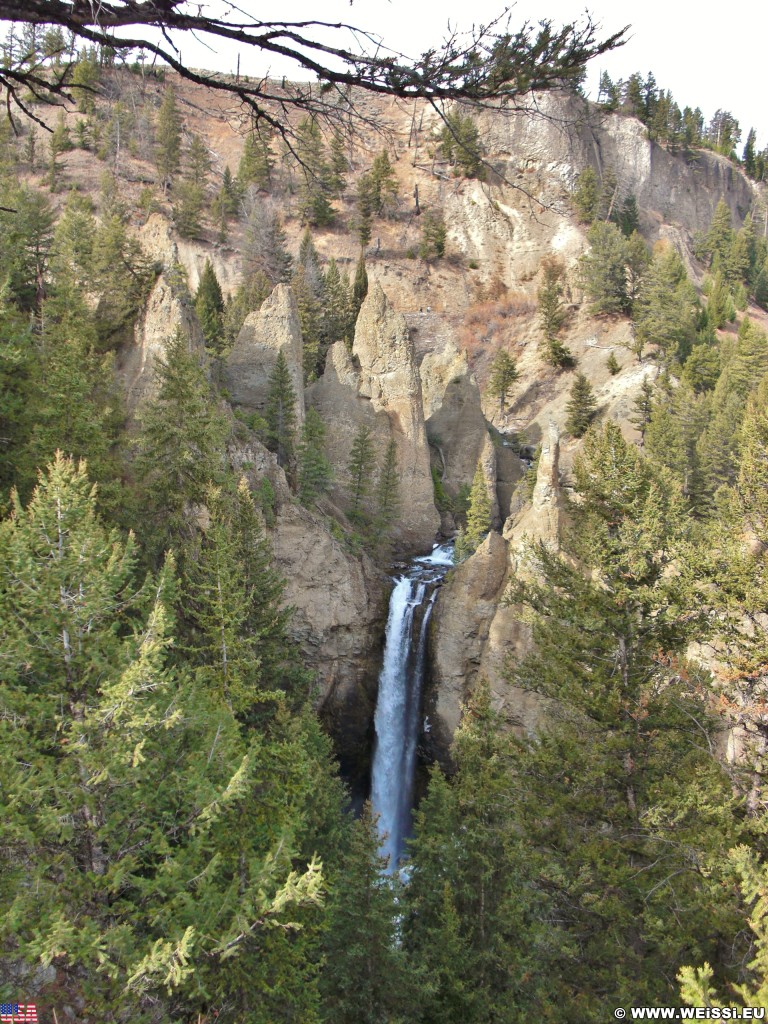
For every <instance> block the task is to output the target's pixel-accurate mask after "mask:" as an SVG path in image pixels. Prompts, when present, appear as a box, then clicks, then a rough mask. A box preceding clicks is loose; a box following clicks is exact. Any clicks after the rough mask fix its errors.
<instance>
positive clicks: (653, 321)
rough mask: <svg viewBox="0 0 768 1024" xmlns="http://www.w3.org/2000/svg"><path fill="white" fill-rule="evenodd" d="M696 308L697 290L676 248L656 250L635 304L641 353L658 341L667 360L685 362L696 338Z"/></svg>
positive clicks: (635, 317) (635, 321)
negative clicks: (689, 278)
mask: <svg viewBox="0 0 768 1024" xmlns="http://www.w3.org/2000/svg"><path fill="white" fill-rule="evenodd" d="M697 312H698V302H697V299H696V292H695V290H694V288H693V285H692V284H691V283H690V281H689V280H688V277H687V275H686V273H685V267H684V266H683V262H682V260H681V259H680V257H679V256H678V254H677V252H676V251H675V250H674V249H672V248H669V249H666V250H661V251H659V252H657V254H656V256H655V257H654V259H653V261H652V263H651V265H650V267H649V268H648V271H647V273H646V274H645V276H644V277H643V281H642V284H641V286H640V290H639V293H638V296H637V298H636V299H635V301H634V303H633V306H632V319H633V323H634V328H635V338H636V342H637V348H636V349H635V351H636V352H637V354H638V357H639V356H641V355H642V351H643V348H644V347H645V346H646V345H655V346H656V347H657V348H658V349H659V351H660V352H661V354H662V356H663V357H664V358H666V359H667V360H672V359H675V360H677V361H678V362H680V363H683V362H685V359H686V358H687V356H688V354H689V352H690V350H691V347H692V345H693V343H694V341H695V340H696V314H697Z"/></svg>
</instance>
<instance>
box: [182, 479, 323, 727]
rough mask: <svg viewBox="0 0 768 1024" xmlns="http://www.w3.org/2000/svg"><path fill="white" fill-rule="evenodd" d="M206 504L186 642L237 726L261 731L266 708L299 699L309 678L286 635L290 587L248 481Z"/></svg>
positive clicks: (190, 570) (219, 491)
mask: <svg viewBox="0 0 768 1024" xmlns="http://www.w3.org/2000/svg"><path fill="white" fill-rule="evenodd" d="M206 507H207V509H208V514H209V522H208V525H207V527H206V529H205V532H204V535H203V537H202V541H201V544H200V549H199V552H198V554H197V557H196V559H195V560H194V561H190V562H189V564H188V566H187V571H186V574H185V575H186V578H185V580H184V592H185V609H186V611H187V615H188V618H189V619H190V622H191V627H192V628H191V631H190V637H189V640H188V644H187V645H188V647H190V648H191V649H192V650H193V651H194V652H195V654H196V656H197V657H196V660H197V662H198V665H199V667H198V678H199V680H200V681H201V683H202V684H203V685H205V687H206V688H207V689H208V690H210V691H214V692H217V693H218V694H219V695H220V697H221V699H222V700H223V701H224V702H225V703H226V704H227V707H228V708H229V709H230V710H231V711H232V713H233V714H234V715H235V717H236V718H237V719H238V720H239V721H241V722H244V723H246V724H249V725H254V724H255V723H257V722H259V723H260V724H261V725H262V727H263V725H264V722H265V715H266V708H269V707H274V705H275V704H278V705H279V704H280V703H281V702H282V701H284V700H285V698H286V695H287V696H289V698H290V699H291V700H292V701H293V702H296V701H297V698H298V699H299V702H301V700H302V699H303V694H302V693H301V690H300V687H301V684H302V683H303V684H306V681H307V680H306V675H305V673H303V672H302V670H301V668H300V666H299V663H298V659H297V655H296V649H295V646H294V645H293V644H292V643H291V642H290V640H289V638H288V632H287V630H288V622H289V619H290V611H289V610H288V609H286V608H285V607H281V606H282V605H283V590H284V583H283V581H282V580H281V578H280V577H279V576H278V575H277V573H276V572H275V570H274V568H273V567H272V554H271V550H270V548H269V545H268V543H267V541H266V539H265V537H264V533H263V530H262V527H261V524H260V521H259V517H258V515H257V513H256V508H255V505H254V501H253V498H252V496H251V494H250V491H249V490H248V485H247V483H246V481H245V480H240V482H239V484H238V485H237V488H236V489H235V488H234V487H232V486H231V483H230V484H228V486H226V487H224V488H216V487H211V488H209V489H208V491H207V493H206ZM297 690H298V692H297ZM273 713H274V711H273Z"/></svg>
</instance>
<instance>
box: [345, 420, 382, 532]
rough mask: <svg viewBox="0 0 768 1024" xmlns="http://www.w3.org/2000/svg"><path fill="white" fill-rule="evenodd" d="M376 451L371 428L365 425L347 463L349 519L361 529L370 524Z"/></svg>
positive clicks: (357, 433)
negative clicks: (370, 498)
mask: <svg viewBox="0 0 768 1024" xmlns="http://www.w3.org/2000/svg"><path fill="white" fill-rule="evenodd" d="M375 462H376V451H375V448H374V444H373V435H372V433H371V428H370V427H369V426H367V424H363V425H362V426H361V427H359V428H358V430H357V432H356V433H355V437H354V440H353V441H352V448H351V449H350V452H349V461H348V463H347V481H348V482H347V500H348V502H349V518H350V520H351V521H352V522H353V523H354V524H355V525H356V526H359V527H367V526H368V525H369V523H370V508H369V501H368V499H369V497H370V495H371V493H372V491H373V480H374V466H375Z"/></svg>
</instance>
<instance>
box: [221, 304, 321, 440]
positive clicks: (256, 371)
mask: <svg viewBox="0 0 768 1024" xmlns="http://www.w3.org/2000/svg"><path fill="white" fill-rule="evenodd" d="M279 352H282V353H283V356H284V358H285V361H286V363H287V364H288V371H289V373H290V375H291V381H292V382H293V389H294V391H295V393H296V421H297V429H299V430H300V429H301V425H302V424H303V422H304V369H303V343H302V339H301V325H300V324H299V313H298V310H297V308H296V299H295V298H294V295H293V292H292V291H291V289H290V288H289V287H288V285H285V284H279V285H277V287H276V288H275V290H274V291H273V292H272V294H271V295H270V296H269V297H268V298H267V299H265V300H264V302H263V304H262V306H261V309H259V310H257V311H256V312H254V313H249V314H248V316H247V317H246V319H245V323H244V324H243V326H242V327H241V328H240V333H239V334H238V336H237V340H236V341H235V344H234V345H233V346H232V351H231V352H230V353H229V355H228V356H227V361H226V368H225V373H224V377H225V382H226V386H227V390H228V391H229V395H230V398H231V399H232V401H233V402H234V403H235V405H240V406H244V407H245V408H246V409H250V410H252V411H255V412H264V410H265V408H266V405H267V396H268V393H269V379H270V377H271V375H272V371H273V370H274V368H275V362H276V361H277V356H278V353H279Z"/></svg>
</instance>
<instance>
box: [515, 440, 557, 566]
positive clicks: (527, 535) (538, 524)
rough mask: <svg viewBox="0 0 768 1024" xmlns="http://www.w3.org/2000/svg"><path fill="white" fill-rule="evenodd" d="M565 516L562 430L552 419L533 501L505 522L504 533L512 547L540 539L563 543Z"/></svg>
mask: <svg viewBox="0 0 768 1024" xmlns="http://www.w3.org/2000/svg"><path fill="white" fill-rule="evenodd" d="M562 517H563V495H562V490H561V487H560V434H559V431H558V429H557V426H556V424H554V423H553V422H550V423H549V427H548V429H547V432H546V435H545V436H544V438H542V442H541V454H540V455H539V465H538V469H537V472H536V483H535V485H534V488H533V496H532V497H531V503H530V505H527V506H524V508H523V509H522V512H521V513H520V514H519V515H517V516H515V515H512V516H510V518H509V519H508V520H507V522H506V523H505V524H504V537H505V539H506V540H508V541H509V542H510V544H511V545H512V547H513V548H519V547H520V546H521V545H522V544H523V543H525V542H529V543H537V542H539V541H541V542H543V543H544V544H547V545H548V546H549V547H552V548H557V547H558V546H559V544H560V530H561V526H562Z"/></svg>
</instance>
